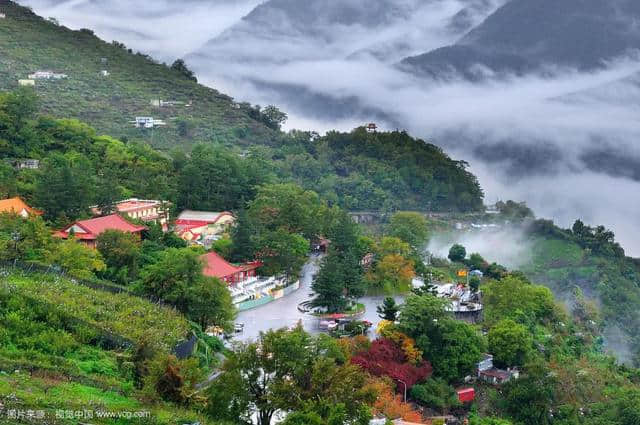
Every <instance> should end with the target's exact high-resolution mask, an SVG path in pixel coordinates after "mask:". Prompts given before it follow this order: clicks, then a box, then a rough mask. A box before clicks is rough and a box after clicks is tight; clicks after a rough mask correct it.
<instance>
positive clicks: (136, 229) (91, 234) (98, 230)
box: [54, 214, 147, 248]
mask: <svg viewBox="0 0 640 425" xmlns="http://www.w3.org/2000/svg"><path fill="white" fill-rule="evenodd" d="M146 229H147V228H146V227H144V226H136V225H134V224H131V223H129V222H128V221H127V220H125V219H124V218H122V217H120V216H119V215H118V214H112V215H107V216H105V217H97V218H92V219H89V220H80V221H76V222H75V223H74V224H72V225H70V226H68V227H66V228H65V229H64V230H61V231H59V232H56V233H54V236H55V237H58V238H62V239H68V238H70V237H75V238H76V239H78V240H79V241H80V242H82V243H84V244H86V245H87V246H90V247H92V248H95V246H96V240H97V239H98V236H100V235H101V234H102V233H104V232H106V231H107V230H119V231H121V232H125V233H132V234H134V235H137V236H138V237H141V233H142V231H143V230H146Z"/></svg>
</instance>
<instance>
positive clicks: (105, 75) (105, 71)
mask: <svg viewBox="0 0 640 425" xmlns="http://www.w3.org/2000/svg"><path fill="white" fill-rule="evenodd" d="M100 75H102V76H103V77H108V76H109V75H110V73H109V71H107V70H106V69H103V70H102V71H100Z"/></svg>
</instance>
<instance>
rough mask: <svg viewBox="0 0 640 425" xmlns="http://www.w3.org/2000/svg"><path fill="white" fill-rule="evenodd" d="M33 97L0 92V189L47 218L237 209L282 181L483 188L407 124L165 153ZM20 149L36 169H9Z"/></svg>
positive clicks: (406, 201) (394, 201) (380, 192)
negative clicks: (97, 211) (132, 210)
mask: <svg viewBox="0 0 640 425" xmlns="http://www.w3.org/2000/svg"><path fill="white" fill-rule="evenodd" d="M39 102H40V98H39V97H38V95H37V94H36V93H35V92H34V91H33V90H32V89H30V88H22V89H20V90H16V91H14V92H9V93H5V94H2V95H0V113H1V115H0V121H1V122H2V127H0V154H1V155H2V158H3V159H5V160H6V161H5V162H4V163H3V164H2V165H0V166H1V167H2V173H0V193H2V194H3V195H4V196H14V195H16V194H19V195H21V196H23V197H25V198H26V199H27V200H29V201H33V203H34V205H36V206H38V207H41V208H43V209H44V210H45V211H46V212H47V215H48V218H50V219H60V220H62V221H64V220H65V219H67V220H72V219H76V218H78V217H80V216H82V213H86V207H88V206H89V205H94V204H97V205H102V204H104V203H105V202H109V200H111V202H113V201H115V200H117V199H121V198H123V197H130V196H138V197H142V198H145V197H146V198H159V199H163V200H166V201H170V202H172V203H173V204H174V205H175V206H176V207H177V208H192V209H205V210H207V209H209V210H217V211H223V210H235V209H238V208H240V207H241V206H242V204H243V202H246V201H248V200H249V199H251V198H252V196H253V194H255V188H256V187H257V186H259V185H261V184H265V183H272V182H281V181H289V182H296V183H298V184H300V185H302V186H303V187H305V188H307V189H310V190H314V191H316V192H317V193H319V194H320V195H321V196H322V197H323V198H324V199H326V200H327V201H328V202H329V203H330V204H331V205H338V206H340V207H342V208H345V209H349V210H353V209H356V210H369V209H371V210H386V211H392V210H397V209H416V210H435V211H443V210H444V211H450V210H452V211H470V210H471V211H472V210H478V209H480V208H482V196H483V195H482V191H481V189H480V187H479V185H478V182H477V180H476V179H475V176H473V175H472V174H471V173H469V172H468V171H466V169H465V168H466V164H465V163H464V162H457V161H454V160H451V159H450V158H449V157H448V156H447V155H446V154H444V153H443V152H442V151H441V150H440V149H439V148H437V147H435V146H433V145H430V144H426V143H424V142H423V141H421V140H416V139H413V138H411V137H410V136H409V135H407V134H406V133H399V132H392V133H367V132H366V131H365V130H364V129H356V130H354V131H353V132H351V133H329V134H328V135H326V136H324V137H319V138H315V137H311V135H310V134H309V133H302V132H292V133H290V134H282V135H281V136H279V137H278V140H280V141H279V142H278V144H277V145H274V146H262V147H256V148H253V149H250V150H247V151H243V152H238V151H237V150H232V149H228V148H225V147H223V146H221V145H216V144H199V145H196V146H195V147H194V148H193V150H192V151H191V152H188V153H186V152H184V151H182V150H179V149H174V150H172V151H171V152H170V153H162V152H159V151H156V150H154V149H153V148H152V147H150V146H149V145H147V144H146V143H144V142H136V141H130V142H122V141H119V140H117V139H114V138H112V137H109V136H101V135H99V134H98V133H97V132H96V130H94V129H93V128H92V127H90V126H88V125H86V124H84V123H82V122H80V121H77V120H74V119H54V118H51V117H48V116H45V115H39V113H38V111H39ZM412 152H413V154H412ZM25 158H31V159H38V160H41V161H42V170H39V171H37V172H35V171H33V170H21V171H19V172H14V171H13V170H12V166H11V161H12V160H13V161H15V160H19V159H25ZM7 161H8V162H7ZM80 176H84V178H80ZM64 194H66V195H64ZM52 197H53V198H56V199H53V198H52Z"/></svg>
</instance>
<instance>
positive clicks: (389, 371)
mask: <svg viewBox="0 0 640 425" xmlns="http://www.w3.org/2000/svg"><path fill="white" fill-rule="evenodd" d="M351 362H352V363H353V364H357V365H359V366H360V367H362V368H363V369H364V370H366V371H367V372H369V373H370V374H372V375H375V376H388V377H390V378H391V379H393V380H394V381H396V382H400V381H402V382H404V384H406V386H407V390H409V389H411V387H412V386H414V385H415V384H416V383H418V382H420V381H423V380H425V379H426V378H428V377H429V376H431V372H432V371H433V368H432V367H431V364H430V363H429V362H427V361H424V360H423V361H421V362H419V363H418V364H411V363H409V361H408V359H407V358H406V356H405V353H404V352H403V351H402V348H401V347H399V346H398V345H397V344H396V343H394V342H393V341H391V340H389V339H386V338H380V339H377V340H375V341H373V343H372V344H371V348H369V350H367V351H364V352H362V353H359V354H357V355H355V356H353V357H352V358H351ZM403 386H404V385H401V386H398V387H399V388H403ZM403 389H404V388H403Z"/></svg>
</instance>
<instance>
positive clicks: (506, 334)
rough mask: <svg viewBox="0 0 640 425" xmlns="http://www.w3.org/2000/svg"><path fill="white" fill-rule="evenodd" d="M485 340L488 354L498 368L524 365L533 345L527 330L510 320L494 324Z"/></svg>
mask: <svg viewBox="0 0 640 425" xmlns="http://www.w3.org/2000/svg"><path fill="white" fill-rule="evenodd" d="M487 338H488V341H489V352H490V353H491V354H493V358H494V361H495V363H496V364H497V365H498V366H500V367H512V366H522V365H524V363H525V361H526V360H527V357H528V355H529V353H530V351H531V346H532V344H533V341H532V339H531V336H530V333H529V330H528V329H527V328H526V327H525V326H523V325H520V324H518V323H516V322H514V321H513V320H511V319H504V320H501V321H499V322H498V323H496V324H495V326H493V327H492V328H491V329H490V330H489V334H488V336H487Z"/></svg>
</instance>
